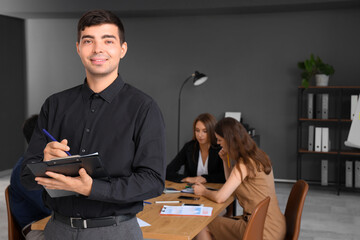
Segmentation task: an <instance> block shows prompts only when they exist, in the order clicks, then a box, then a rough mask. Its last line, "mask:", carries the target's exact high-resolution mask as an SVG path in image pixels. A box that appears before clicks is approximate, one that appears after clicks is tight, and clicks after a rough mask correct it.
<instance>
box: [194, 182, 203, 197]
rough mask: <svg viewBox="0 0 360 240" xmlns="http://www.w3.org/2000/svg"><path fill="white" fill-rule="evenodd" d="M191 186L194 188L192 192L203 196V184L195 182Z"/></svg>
mask: <svg viewBox="0 0 360 240" xmlns="http://www.w3.org/2000/svg"><path fill="white" fill-rule="evenodd" d="M192 188H193V189H194V194H195V195H199V196H203V195H204V193H205V191H206V188H205V186H204V185H202V184H201V183H195V184H194V185H192Z"/></svg>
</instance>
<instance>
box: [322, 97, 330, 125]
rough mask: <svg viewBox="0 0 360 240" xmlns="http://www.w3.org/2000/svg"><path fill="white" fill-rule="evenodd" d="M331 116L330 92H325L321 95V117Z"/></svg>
mask: <svg viewBox="0 0 360 240" xmlns="http://www.w3.org/2000/svg"><path fill="white" fill-rule="evenodd" d="M328 118H329V94H328V93H323V94H322V95H321V119H328Z"/></svg>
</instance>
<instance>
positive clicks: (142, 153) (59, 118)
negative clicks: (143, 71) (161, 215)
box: [22, 10, 165, 239]
mask: <svg viewBox="0 0 360 240" xmlns="http://www.w3.org/2000/svg"><path fill="white" fill-rule="evenodd" d="M76 47H77V52H78V54H79V56H80V58H81V61H82V63H83V65H84V67H85V72H86V79H85V82H84V84H82V85H79V86H76V87H74V88H71V89H68V90H65V91H63V92H60V93H57V94H54V95H52V96H50V97H49V98H48V99H47V100H46V101H45V103H44V105H43V106H42V109H41V112H40V116H39V120H38V125H37V127H36V129H35V131H34V135H33V138H32V140H31V142H30V144H29V147H28V150H27V152H26V154H25V157H24V158H25V161H24V164H23V166H22V183H23V184H24V185H25V186H26V187H27V188H29V189H36V188H38V187H39V186H41V185H42V186H44V187H46V188H48V189H61V190H69V191H73V192H76V193H78V195H76V196H67V197H59V198H51V197H50V196H49V195H48V194H44V199H45V203H46V205H47V206H48V207H50V208H51V209H52V211H53V214H52V218H51V220H50V221H49V223H48V224H47V226H46V228H45V231H44V234H45V238H46V239H119V237H121V239H142V233H141V229H140V228H139V225H138V224H137V221H136V217H135V214H136V213H138V212H139V211H141V210H142V209H143V200H144V199H148V198H152V197H155V196H158V195H160V194H161V192H162V190H163V189H164V178H165V176H164V175H165V127H164V121H163V117H162V114H161V111H160V109H159V107H158V106H157V104H156V103H155V101H154V100H153V99H152V98H151V97H149V96H147V95H146V94H144V93H143V92H141V91H139V90H138V89H136V88H134V87H132V86H131V85H129V84H126V83H124V81H123V80H122V78H121V76H120V75H119V74H118V65H119V62H120V59H122V58H123V57H124V56H125V54H126V51H127V43H126V42H125V35H124V28H123V25H122V23H121V21H120V19H119V18H118V17H117V16H115V15H114V14H113V13H111V12H109V11H104V10H94V11H90V12H87V13H85V14H84V15H83V16H82V17H81V19H80V20H79V23H78V39H77V43H76ZM42 129H46V130H47V131H48V132H50V133H51V134H52V135H53V136H54V137H55V138H56V139H58V140H59V141H60V142H56V141H52V142H49V143H48V139H47V137H46V135H45V134H44V133H43V132H42ZM65 151H69V152H70V153H71V154H72V155H75V154H80V155H84V154H89V153H94V152H98V153H99V155H100V157H101V159H102V162H103V164H104V167H105V169H106V171H107V172H108V174H109V176H110V177H109V179H108V180H103V179H93V178H91V177H90V176H89V175H88V174H87V173H86V171H85V169H80V171H79V176H78V177H69V176H64V175H62V174H57V173H54V172H47V175H48V176H49V177H50V178H41V177H36V178H34V176H33V175H32V174H31V172H30V170H29V169H28V168H27V167H26V164H27V163H30V162H40V161H49V160H51V159H53V158H56V157H65V156H67V154H66V152H65Z"/></svg>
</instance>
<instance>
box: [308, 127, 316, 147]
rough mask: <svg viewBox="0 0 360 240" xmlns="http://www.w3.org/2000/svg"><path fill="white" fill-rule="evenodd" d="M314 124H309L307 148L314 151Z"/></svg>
mask: <svg viewBox="0 0 360 240" xmlns="http://www.w3.org/2000/svg"><path fill="white" fill-rule="evenodd" d="M314 131H315V126H314V125H310V126H309V141H308V150H309V151H314V134H315V132H314Z"/></svg>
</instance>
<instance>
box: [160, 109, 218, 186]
mask: <svg viewBox="0 0 360 240" xmlns="http://www.w3.org/2000/svg"><path fill="white" fill-rule="evenodd" d="M215 125H216V119H215V117H214V116H213V115H211V114H209V113H203V114H200V115H199V116H198V117H197V118H196V119H195V120H194V123H193V139H192V140H191V141H190V142H187V143H186V144H185V145H184V147H183V148H182V149H181V151H180V152H179V153H178V154H177V155H176V157H175V158H174V159H173V160H172V161H171V163H170V164H169V165H168V166H167V168H166V179H167V180H170V181H174V182H187V183H195V182H198V183H206V182H211V183H224V182H225V175H224V166H223V162H222V160H221V158H220V157H219V154H218V153H219V151H220V149H221V148H220V147H219V146H218V145H217V144H216V138H215V133H214V128H215ZM182 166H184V167H185V168H184V173H183V174H179V173H178V171H179V170H180V168H181V167H182Z"/></svg>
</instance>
